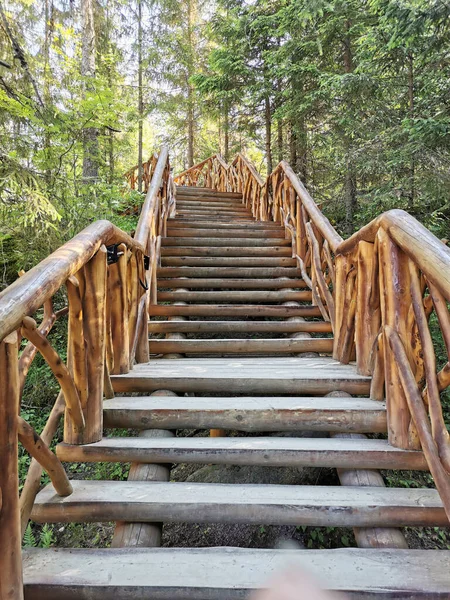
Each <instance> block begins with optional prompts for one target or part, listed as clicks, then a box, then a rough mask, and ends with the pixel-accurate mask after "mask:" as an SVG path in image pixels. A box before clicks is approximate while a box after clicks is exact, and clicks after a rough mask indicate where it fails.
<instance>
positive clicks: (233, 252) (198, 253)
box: [161, 244, 291, 257]
mask: <svg viewBox="0 0 450 600" xmlns="http://www.w3.org/2000/svg"><path fill="white" fill-rule="evenodd" d="M161 256H163V257H166V256H194V257H204V256H211V257H214V256H217V257H222V256H234V257H237V256H246V257H249V256H259V257H278V256H284V257H287V256H291V249H290V248H288V247H286V246H254V247H253V246H246V247H245V248H239V247H237V246H227V247H214V246H202V245H201V244H199V245H198V246H165V247H162V248H161Z"/></svg>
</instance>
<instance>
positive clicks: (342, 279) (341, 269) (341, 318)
mask: <svg viewBox="0 0 450 600" xmlns="http://www.w3.org/2000/svg"><path fill="white" fill-rule="evenodd" d="M349 262H350V261H349V257H347V256H342V255H338V256H336V258H335V261H334V264H335V269H336V274H335V277H336V289H335V290H334V299H335V313H334V314H335V318H334V329H335V330H334V342H333V358H334V359H335V360H340V355H341V348H342V344H343V335H345V325H346V319H347V315H346V312H345V298H346V289H347V285H346V282H347V274H348V268H349V267H348V264H349Z"/></svg>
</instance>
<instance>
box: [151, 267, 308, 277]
mask: <svg viewBox="0 0 450 600" xmlns="http://www.w3.org/2000/svg"><path fill="white" fill-rule="evenodd" d="M299 276H300V269H297V268H296V267H295V268H290V267H267V268H265V267H248V268H246V267H183V266H181V267H160V268H159V269H158V277H160V278H162V277H216V278H217V277H221V278H223V277H245V278H248V277H254V278H259V277H299Z"/></svg>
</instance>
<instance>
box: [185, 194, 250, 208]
mask: <svg viewBox="0 0 450 600" xmlns="http://www.w3.org/2000/svg"><path fill="white" fill-rule="evenodd" d="M176 201H177V205H178V204H179V203H182V204H189V205H196V204H200V205H206V206H216V205H217V206H223V205H225V206H237V207H244V208H245V204H244V201H243V199H242V197H241V198H227V197H226V196H207V195H204V196H203V195H197V196H194V195H192V194H179V195H178V196H177V199H176Z"/></svg>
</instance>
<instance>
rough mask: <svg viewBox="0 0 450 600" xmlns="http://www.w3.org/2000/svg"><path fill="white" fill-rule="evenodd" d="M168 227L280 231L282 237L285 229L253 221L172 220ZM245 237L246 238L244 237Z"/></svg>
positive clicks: (265, 222) (269, 223)
mask: <svg viewBox="0 0 450 600" xmlns="http://www.w3.org/2000/svg"><path fill="white" fill-rule="evenodd" d="M167 227H168V228H169V229H172V228H175V229H178V228H187V229H225V230H227V229H239V230H242V231H247V230H248V231H258V230H259V231H260V230H264V231H265V230H269V231H279V232H280V233H281V235H284V227H282V226H281V225H280V224H279V223H274V222H273V221H253V222H252V223H248V224H247V223H217V224H216V223H215V222H214V221H212V220H211V221H209V222H208V221H203V222H201V223H198V224H197V223H194V222H192V221H191V220H185V219H179V218H176V217H175V218H171V219H169V220H168V221H167ZM244 237H245V236H244Z"/></svg>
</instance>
